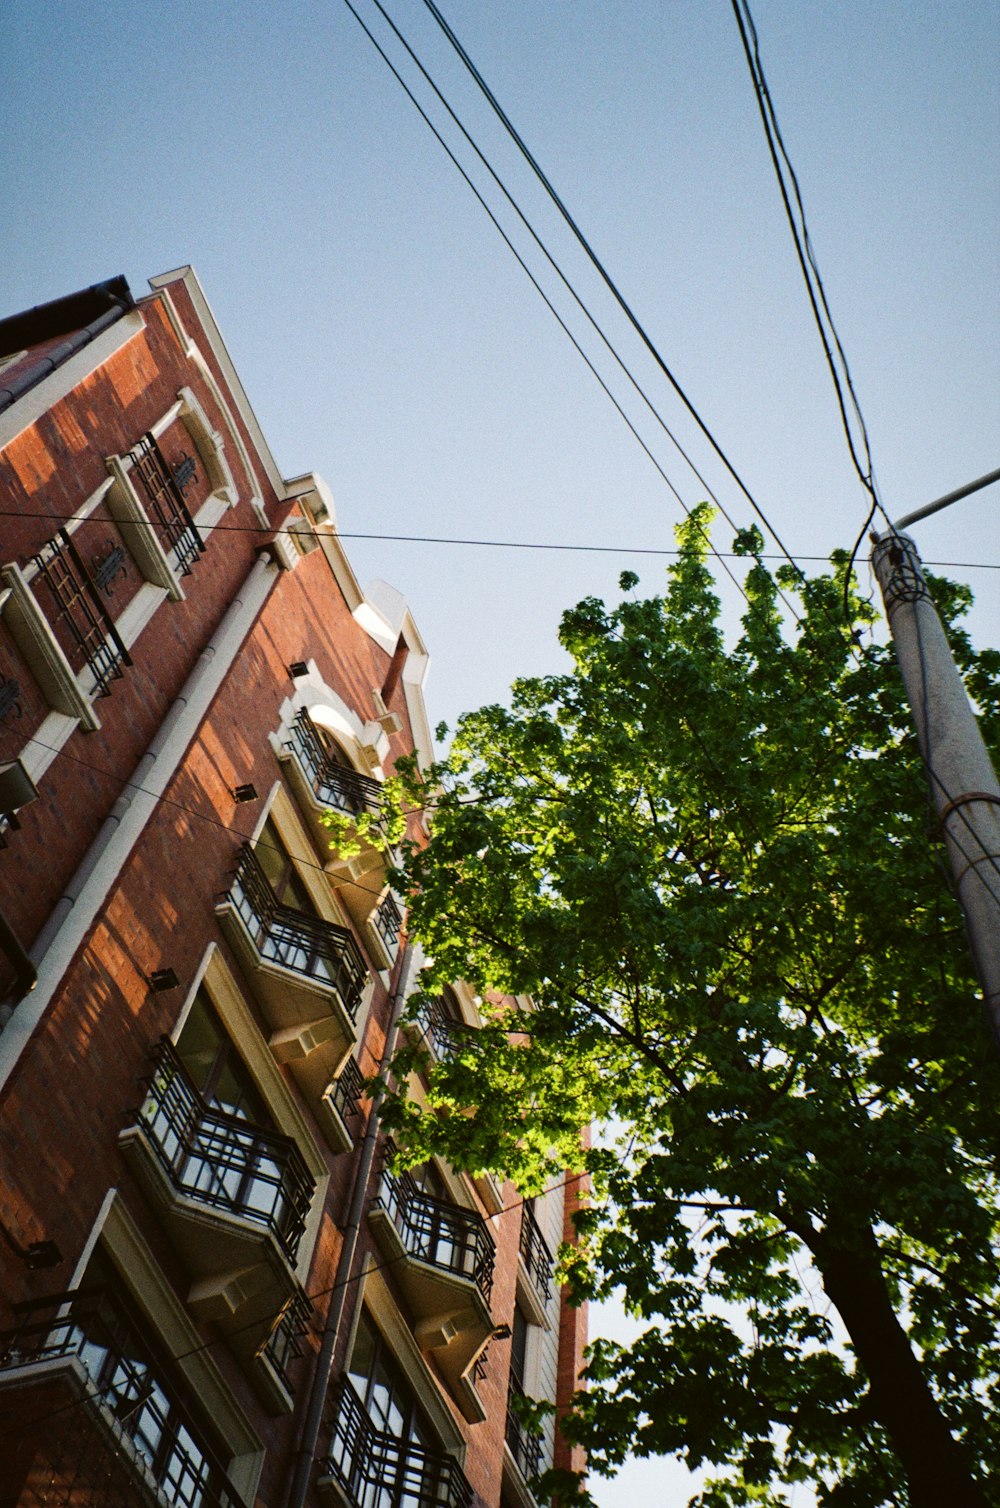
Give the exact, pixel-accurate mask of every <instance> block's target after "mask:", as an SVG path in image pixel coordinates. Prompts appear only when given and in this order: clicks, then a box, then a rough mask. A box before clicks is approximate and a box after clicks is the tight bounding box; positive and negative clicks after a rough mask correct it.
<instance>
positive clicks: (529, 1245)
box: [521, 1204, 552, 1303]
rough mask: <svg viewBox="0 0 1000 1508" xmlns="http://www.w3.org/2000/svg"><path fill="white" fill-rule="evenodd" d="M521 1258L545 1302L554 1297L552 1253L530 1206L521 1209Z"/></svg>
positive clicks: (526, 1205) (523, 1206)
mask: <svg viewBox="0 0 1000 1508" xmlns="http://www.w3.org/2000/svg"><path fill="white" fill-rule="evenodd" d="M521 1258H522V1260H523V1262H524V1265H525V1267H526V1268H527V1269H528V1274H529V1276H530V1277H531V1280H532V1282H533V1283H534V1285H535V1289H536V1291H537V1293H538V1295H539V1297H540V1298H541V1299H542V1301H543V1302H545V1303H547V1302H548V1300H549V1298H550V1297H551V1295H552V1253H551V1252H550V1251H549V1248H548V1243H547V1242H546V1240H545V1237H544V1236H543V1235H542V1233H541V1231H540V1230H539V1228H538V1221H537V1220H536V1219H535V1212H534V1210H533V1209H532V1208H531V1205H530V1204H524V1205H522V1207H521Z"/></svg>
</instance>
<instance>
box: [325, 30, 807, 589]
mask: <svg viewBox="0 0 1000 1508" xmlns="http://www.w3.org/2000/svg"><path fill="white" fill-rule="evenodd" d="M374 3H375V4H376V5H378V0H374ZM344 4H345V5H346V6H347V9H348V10H349V11H350V13H351V15H352V16H353V17H354V19H355V20H356V21H357V23H358V25H359V26H360V27H361V30H362V31H363V32H364V34H365V36H366V37H367V38H368V40H369V41H370V42H371V44H372V46H373V47H374V48H375V51H376V52H377V53H378V55H379V57H380V58H381V59H382V61H383V62H384V63H385V65H386V67H387V68H388V69H389V71H390V73H391V74H392V75H393V77H394V78H395V80H396V82H397V83H398V84H399V86H400V88H401V89H402V90H403V92H404V94H405V95H406V97H407V98H408V99H409V100H410V102H411V104H412V105H413V107H414V109H415V110H416V111H417V113H418V114H419V115H420V117H421V119H422V120H423V121H424V124H425V125H426V126H427V128H428V130H430V132H431V134H432V135H433V136H434V138H435V140H436V141H437V142H438V144H439V146H440V147H441V148H442V150H443V151H444V152H445V154H446V155H447V157H448V158H449V160H450V161H451V162H452V164H453V165H454V167H455V169H456V170H457V172H458V173H459V174H460V175H461V177H462V179H463V180H464V181H465V183H466V184H467V186H468V187H469V189H470V190H471V192H472V193H473V195H474V196H475V198H476V200H477V201H478V203H479V204H480V206H481V207H482V209H483V210H484V211H485V213H486V214H487V216H488V217H489V219H490V221H491V222H492V224H493V226H494V228H495V229H496V231H497V233H498V235H499V236H500V238H501V239H502V241H503V242H504V244H505V246H506V247H507V249H508V250H509V251H510V253H511V255H512V256H513V257H514V259H515V260H516V262H517V263H518V265H519V266H520V268H521V270H522V271H523V272H524V274H525V276H526V277H527V278H528V280H529V282H530V283H531V285H532V287H533V288H534V289H535V292H536V293H537V294H538V296H539V297H540V298H541V300H542V302H543V303H544V304H545V306H546V308H547V309H548V311H549V313H550V314H551V315H552V317H553V318H554V319H555V321H556V323H557V324H558V325H559V327H560V329H561V330H562V332H563V334H564V335H565V336H566V337H567V339H568V340H569V342H570V344H571V345H572V346H573V348H574V350H575V351H576V353H577V355H578V356H580V358H581V359H582V360H583V362H584V363H585V365H586V366H587V368H588V370H589V371H590V372H591V374H592V376H593V377H594V378H595V379H596V381H597V382H598V384H599V385H600V387H601V389H602V391H603V392H604V394H605V396H606V397H607V398H608V399H609V400H610V401H611V403H612V404H613V406H614V408H615V409H616V411H617V412H618V414H619V416H620V418H621V419H622V420H623V422H624V423H625V425H626V427H627V428H628V429H629V431H630V432H631V434H632V437H633V438H634V439H635V440H636V442H637V443H638V445H639V446H640V448H641V449H642V450H643V451H644V453H645V455H646V456H647V458H648V459H649V460H650V461H651V462H652V465H653V466H654V468H655V469H656V471H657V472H658V473H659V475H660V477H661V479H662V480H663V481H664V482H665V483H666V485H667V487H669V489H670V491H671V492H672V493H673V495H674V497H675V498H676V499H677V501H678V503H679V504H680V506H681V508H682V509H683V510H684V513H685V514H686V515H687V516H688V517H690V514H691V510H690V508H689V507H688V505H687V504H686V503H685V502H684V499H683V498H682V497H681V495H680V493H679V492H678V490H677V488H676V487H675V486H674V484H673V482H672V481H671V480H670V478H669V476H668V475H667V473H666V471H665V470H664V469H663V467H662V466H661V464H660V462H659V461H658V460H657V458H656V456H655V455H654V454H653V452H652V450H651V449H650V447H649V446H648V445H647V444H646V442H645V440H644V439H643V438H642V436H641V435H640V434H639V431H638V429H637V428H636V427H635V425H634V424H633V422H632V420H631V419H630V418H629V417H628V415H627V414H626V412H625V410H624V408H623V407H622V405H621V403H619V401H618V399H617V398H616V397H615V395H614V394H613V393H612V391H611V389H610V387H609V386H608V384H607V383H606V382H605V380H604V378H603V377H602V376H601V374H600V373H599V372H598V370H597V367H596V366H595V365H594V363H593V362H592V361H591V359H590V357H589V356H588V355H587V353H586V352H585V351H584V349H583V347H582V345H581V344H580V342H579V341H578V340H577V338H576V336H575V335H574V334H573V332H572V331H571V330H570V328H569V326H568V325H567V323H566V321H565V320H564V319H563V317H562V315H561V314H560V313H559V312H558V310H557V309H556V307H555V305H554V304H553V302H552V300H551V299H550V298H549V296H548V294H547V293H546V292H545V290H544V289H543V288H542V286H541V284H540V283H539V281H538V279H537V278H536V277H535V275H534V273H533V272H532V271H531V269H530V268H529V266H528V264H527V262H526V261H525V260H524V258H523V257H522V256H521V254H520V252H519V251H518V250H517V248H516V247H515V245H514V243H513V241H512V240H511V238H510V237H509V236H508V234H507V232H506V231H505V230H504V228H503V226H502V225H501V224H500V221H499V220H498V219H497V217H496V215H495V214H494V213H493V211H492V210H491V209H490V207H489V205H488V204H487V202H486V200H485V198H484V197H483V195H482V194H481V193H480V191H479V189H478V188H477V187H476V185H475V184H474V183H473V181H472V179H471V177H470V176H469V174H468V173H467V172H466V170H465V168H464V167H463V166H462V164H461V163H460V162H459V160H458V158H457V157H456V156H455V154H454V152H453V151H452V150H451V148H450V147H449V146H448V144H447V142H446V141H445V139H444V137H443V136H442V135H441V133H440V132H439V131H438V129H437V127H436V126H435V125H434V123H433V121H432V120H431V118H430V116H429V115H428V114H427V112H426V111H425V110H424V108H423V106H422V105H421V104H420V102H419V100H418V99H417V97H416V95H415V94H414V93H413V91H412V90H411V89H410V87H409V85H408V84H407V83H406V81H405V80H404V78H403V77H402V75H401V74H400V72H399V70H398V69H397V68H396V66H395V64H394V63H393V62H392V60H391V59H390V58H389V56H388V54H387V53H386V51H385V49H384V48H383V47H382V46H381V44H380V43H379V42H378V40H377V39H376V37H375V36H374V34H373V33H372V31H371V30H370V29H369V27H368V26H367V25H366V24H365V22H364V21H363V20H362V18H361V16H360V15H359V14H358V12H357V11H356V10H355V8H354V6H353V5H352V3H351V0H344ZM378 8H379V9H380V10H381V6H379V7H378ZM383 14H384V12H383ZM390 24H392V23H390ZM393 30H396V28H395V26H393ZM397 34H398V33H397ZM404 45H407V44H405V43H404ZM408 50H409V49H408ZM418 66H419V67H421V71H424V70H423V68H422V65H420V64H419V63H418ZM432 87H434V88H435V90H436V85H432ZM437 92H438V93H439V94H440V91H437ZM442 98H443V96H442ZM446 108H448V109H449V111H450V106H446ZM451 113H452V114H454V112H451ZM456 119H457V117H456ZM461 129H462V130H463V132H464V131H465V128H464V127H461ZM465 134H466V135H467V136H468V133H467V132H465ZM469 139H470V140H471V137H470V138H469ZM476 151H477V152H479V149H478V147H477V148H476ZM479 155H480V156H481V157H482V153H479ZM483 161H484V162H485V158H483ZM487 166H489V165H488V164H487ZM490 172H491V173H492V172H493V169H492V168H490ZM494 177H496V174H494ZM498 181H499V180H498ZM504 193H505V194H507V197H508V199H510V202H511V203H512V204H513V203H514V201H513V199H512V198H511V196H510V194H509V193H507V190H506V189H504ZM515 208H517V206H516V205H515ZM517 213H518V214H519V215H520V216H521V218H522V220H524V222H525V224H527V223H528V222H527V220H526V219H525V217H524V215H523V214H522V213H521V211H520V209H518V210H517ZM528 228H529V230H530V229H531V227H530V226H529V227H528ZM531 234H532V235H533V236H534V237H535V240H536V241H538V237H537V236H536V235H535V232H534V231H533V230H532V231H531ZM539 245H541V242H540V241H539ZM542 249H543V250H544V249H545V248H544V247H543V248H542ZM545 254H546V256H549V253H548V252H547V251H546V252H545ZM549 260H550V261H552V258H551V257H550V256H549ZM552 265H553V266H555V265H556V264H555V262H554V261H552ZM558 270H559V269H558V268H557V271H558ZM559 275H560V277H563V274H562V273H561V271H560V273H559ZM563 281H564V282H566V279H565V278H563ZM567 287H569V284H568V283H567ZM570 291H571V292H573V290H572V289H571V290H570ZM573 297H574V298H575V299H576V300H577V302H578V303H580V304H581V307H583V305H582V302H581V300H580V299H579V297H578V296H577V294H576V293H575V292H573ZM584 312H585V313H586V312H587V311H586V310H584ZM587 317H588V319H590V322H591V324H593V325H594V328H595V329H596V330H598V333H599V334H600V335H601V338H602V340H604V341H605V344H606V345H608V346H609V349H611V350H612V353H613V354H614V355H615V359H616V360H617V361H618V362H619V365H621V366H622V369H623V370H624V371H625V372H626V375H627V376H628V377H629V380H630V382H631V383H632V385H633V386H634V387H635V388H636V390H637V391H638V392H640V393H642V396H643V397H644V398H645V394H644V393H643V392H642V389H641V388H640V387H639V384H638V383H637V382H636V381H635V379H634V378H633V377H632V375H631V373H630V372H628V369H627V368H626V367H625V366H624V363H622V361H621V359H620V358H619V357H618V355H617V353H616V352H614V351H613V348H612V347H611V346H610V343H609V342H608V341H607V338H606V337H605V336H604V333H603V331H602V330H601V329H600V327H599V326H598V325H597V323H596V321H595V320H594V319H593V318H592V316H591V315H590V314H589V313H588V314H587ZM646 402H647V404H648V405H649V407H650V408H651V409H652V411H653V413H654V414H656V416H657V418H658V419H659V414H658V413H657V411H656V410H655V409H654V408H653V406H652V404H651V403H649V400H648V399H646ZM660 423H661V424H663V420H662V419H661V420H660ZM663 427H664V429H666V425H665V424H663ZM666 432H667V434H668V435H670V438H671V440H672V441H673V443H674V445H675V446H676V447H677V449H678V450H679V451H680V453H681V455H683V456H684V459H685V460H687V456H686V455H685V453H684V452H683V451H682V450H681V448H680V446H679V445H678V443H677V441H676V440H674V437H673V435H672V434H670V431H669V430H667V431H666ZM688 465H689V466H690V465H691V462H690V461H688ZM692 470H694V467H693V466H692ZM695 474H696V475H697V472H696V473H695ZM699 479H700V478H699ZM719 507H720V509H721V507H722V505H721V504H719ZM722 511H723V512H724V511H725V510H724V509H723V510H722ZM727 517H728V515H727ZM733 527H735V525H733ZM703 532H704V531H703ZM705 537H706V540H707V542H708V547H709V549H710V550H712V551H713V553H715V547H714V545H713V544H712V541H711V539H709V538H708V536H707V535H706V536H705ZM720 563H721V564H722V567H723V570H724V571H725V572H726V574H727V575H728V576H729V577H730V579H731V580H732V582H733V584H734V585H735V586H736V588H737V590H738V591H739V592H740V593H741V594H742V595H743V597H744V598H746V592H745V591H744V590H743V587H742V585H741V584H740V582H739V581H738V580H737V578H736V576H735V575H734V574H733V572H732V571H731V570H730V569H729V567H728V565H726V563H725V561H722V560H721V557H720ZM747 600H748V601H749V599H747ZM790 611H791V612H792V613H793V616H795V612H794V608H791V607H790Z"/></svg>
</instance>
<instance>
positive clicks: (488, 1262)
mask: <svg viewBox="0 0 1000 1508" xmlns="http://www.w3.org/2000/svg"><path fill="white" fill-rule="evenodd" d="M375 1207H376V1208H378V1209H384V1210H385V1212H386V1213H387V1215H388V1216H389V1218H390V1219H391V1220H392V1223H393V1225H394V1226H395V1227H396V1230H397V1232H398V1233H399V1238H400V1240H401V1241H402V1243H403V1246H404V1247H405V1249H406V1251H407V1252H408V1254H409V1255H410V1256H411V1257H414V1258H416V1259H417V1260H418V1261H420V1262H427V1263H429V1265H430V1266H431V1267H439V1268H440V1269H441V1270H442V1272H448V1273H452V1274H453V1275H454V1276H456V1277H464V1278H469V1279H470V1280H471V1281H472V1282H473V1283H475V1285H476V1287H477V1288H478V1289H479V1292H480V1293H481V1294H482V1296H483V1298H484V1299H485V1300H486V1302H487V1303H489V1299H490V1294H491V1292H492V1291H493V1258H494V1250H495V1249H494V1245H493V1241H492V1239H491V1237H490V1236H489V1235H488V1234H487V1231H486V1222H485V1221H484V1220H483V1218H482V1216H481V1215H478V1214H477V1213H476V1211H475V1210H467V1209H463V1208H462V1206H461V1205H459V1204H451V1203H450V1202H449V1201H448V1200H446V1199H434V1198H432V1197H431V1196H430V1195H429V1194H425V1193H423V1192H422V1191H421V1190H420V1189H418V1188H417V1185H416V1183H415V1182H414V1180H413V1178H412V1177H411V1176H410V1174H409V1173H399V1174H396V1173H393V1172H391V1171H390V1170H389V1169H388V1168H385V1169H384V1170H383V1172H382V1181H381V1183H380V1185H379V1191H378V1194H377V1195H376V1198H375Z"/></svg>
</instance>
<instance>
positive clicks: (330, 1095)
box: [326, 1058, 365, 1121]
mask: <svg viewBox="0 0 1000 1508" xmlns="http://www.w3.org/2000/svg"><path fill="white" fill-rule="evenodd" d="M364 1092H365V1082H364V1074H363V1073H362V1072H361V1069H360V1068H359V1067H358V1064H357V1060H356V1059H355V1058H348V1060H347V1062H346V1063H345V1064H344V1066H343V1068H342V1069H341V1070H340V1075H339V1077H338V1078H337V1079H335V1080H334V1082H333V1083H332V1084H331V1085H330V1088H329V1089H328V1090H327V1092H326V1097H327V1099H328V1100H329V1101H330V1104H331V1105H332V1106H333V1108H334V1110H336V1112H337V1114H338V1115H339V1116H340V1118H341V1120H342V1121H347V1120H350V1119H351V1118H352V1117H353V1116H355V1115H357V1114H359V1112H360V1110H361V1104H360V1100H361V1096H362V1095H363V1094H364Z"/></svg>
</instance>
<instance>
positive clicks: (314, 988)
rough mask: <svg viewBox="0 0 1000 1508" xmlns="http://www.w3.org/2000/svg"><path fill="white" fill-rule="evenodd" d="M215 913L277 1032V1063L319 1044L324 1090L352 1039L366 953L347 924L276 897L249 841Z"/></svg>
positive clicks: (321, 1087) (291, 1059) (304, 1054)
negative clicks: (322, 1051)
mask: <svg viewBox="0 0 1000 1508" xmlns="http://www.w3.org/2000/svg"><path fill="white" fill-rule="evenodd" d="M215 909H216V915H217V916H218V917H219V921H220V924H221V925H222V927H223V928H224V930H225V932H226V935H227V936H228V938H229V940H230V942H231V943H232V945H233V947H234V949H235V951H236V953H237V954H238V956H239V959H240V962H241V964H242V965H243V968H244V970H245V972H246V974H247V977H248V978H249V979H250V980H251V981H252V983H253V987H254V990H255V993H256V995H257V998H258V1000H259V1001H260V1005H261V1009H262V1010H263V1012H264V1015H265V1017H266V1018H267V1021H268V1024H269V1025H270V1026H271V1027H272V1029H273V1031H274V1033H275V1036H274V1037H272V1039H271V1046H272V1049H273V1050H274V1053H275V1056H276V1057H277V1059H278V1061H279V1062H289V1063H292V1064H293V1066H294V1063H295V1061H296V1060H298V1059H300V1058H305V1057H307V1056H308V1055H309V1054H310V1053H312V1052H314V1051H315V1050H316V1049H318V1048H320V1047H325V1048H326V1051H325V1053H324V1054H323V1055H322V1063H321V1064H319V1063H318V1064H317V1065H316V1067H317V1069H318V1070H319V1077H320V1080H321V1082H319V1083H318V1084H316V1085H313V1091H314V1092H315V1093H322V1092H323V1090H324V1089H325V1088H326V1086H327V1084H328V1083H329V1082H330V1079H331V1078H333V1077H335V1076H336V1074H337V1072H338V1071H339V1069H340V1067H341V1065H342V1064H343V1062H344V1060H345V1058H346V1057H347V1055H348V1054H349V1053H350V1051H351V1048H352V1047H353V1046H354V1041H355V1021H356V1018H357V1014H358V1007H359V1005H360V1003H361V996H362V992H363V990H364V986H365V980H366V978H367V970H366V968H365V963H364V959H363V958H362V955H361V950H360V949H359V947H358V945H357V943H356V942H355V941H354V938H353V936H352V934H351V933H350V932H349V931H348V930H347V928H346V927H338V926H337V924H336V923H335V922H329V921H327V920H326V919H325V918H324V917H321V916H316V915H313V914H310V913H307V912H305V911H298V910H296V909H295V908H294V907H292V906H285V905H282V904H281V902H279V901H278V900H277V899H276V897H275V895H274V892H273V891H272V889H271V886H270V884H269V883H268V880H267V877H266V875H265V874H264V871H263V869H262V868H261V866H260V863H259V862H258V860H257V857H256V855H255V854H254V851H253V848H252V847H251V845H250V844H249V843H246V844H244V845H243V847H242V848H241V849H240V852H239V857H238V860H237V864H236V869H235V871H234V874H233V879H232V884H231V885H230V888H229V890H228V891H227V892H226V894H225V896H224V898H223V899H222V901H221V902H220V903H219V905H218V906H216V908H215Z"/></svg>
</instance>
